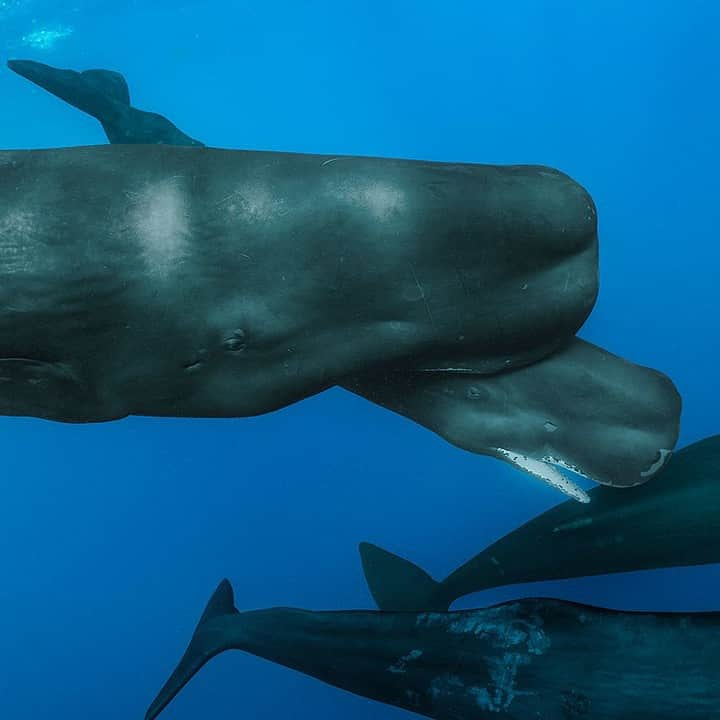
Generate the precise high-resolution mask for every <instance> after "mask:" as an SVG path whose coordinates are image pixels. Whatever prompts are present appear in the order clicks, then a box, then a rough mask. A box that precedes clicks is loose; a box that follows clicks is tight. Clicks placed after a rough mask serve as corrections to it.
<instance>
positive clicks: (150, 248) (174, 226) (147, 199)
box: [132, 180, 190, 277]
mask: <svg viewBox="0 0 720 720" xmlns="http://www.w3.org/2000/svg"><path fill="white" fill-rule="evenodd" d="M136 202H137V204H136V206H135V208H134V211H133V214H132V225H133V228H134V230H135V234H136V237H137V240H138V243H139V245H140V248H141V250H142V254H143V258H144V260H145V265H146V267H147V270H148V272H149V273H150V274H152V275H156V276H159V277H169V276H170V275H171V274H172V273H173V271H174V270H175V269H176V268H177V266H178V265H180V264H182V262H183V261H184V260H185V258H186V256H187V253H188V249H189V247H188V238H189V235H190V224H189V222H188V212H187V203H186V201H185V195H184V192H183V191H182V190H181V189H180V188H179V187H178V186H177V185H175V184H174V183H173V181H172V180H165V181H162V182H159V183H155V184H153V185H151V186H150V187H148V188H146V189H145V190H144V191H143V192H142V193H140V195H139V197H138V198H137V201H136Z"/></svg>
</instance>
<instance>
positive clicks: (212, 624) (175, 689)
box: [145, 580, 239, 720]
mask: <svg viewBox="0 0 720 720" xmlns="http://www.w3.org/2000/svg"><path fill="white" fill-rule="evenodd" d="M238 614H239V613H238V611H237V609H236V608H235V599H234V596H233V589H232V586H231V585H230V582H229V581H228V580H223V581H222V582H221V583H220V584H219V585H218V587H217V589H216V590H215V592H214V593H213V594H212V596H211V597H210V600H209V601H208V604H207V606H206V607H205V610H204V612H203V614H202V615H201V616H200V620H199V622H198V624H197V627H196V628H195V632H194V633H193V636H192V638H191V639H190V644H189V645H188V647H187V650H186V651H185V653H184V654H183V656H182V658H180V662H179V663H178V665H177V667H176V668H175V670H173V673H172V675H170V677H169V678H168V681H167V682H166V683H165V685H163V687H162V689H161V690H160V692H159V693H158V694H157V696H156V698H155V699H154V700H153V702H152V704H151V705H150V708H149V709H148V711H147V713H146V714H145V720H153V719H154V718H156V717H157V716H158V715H159V714H160V713H161V712H162V711H163V709H164V708H165V707H166V706H167V704H168V703H169V702H170V701H171V700H172V699H173V698H174V697H175V696H176V695H177V694H178V693H179V692H180V691H181V690H182V689H183V688H184V687H185V685H187V683H188V682H189V681H190V680H191V678H192V677H193V675H195V674H196V673H197V672H198V670H200V668H202V667H203V665H205V664H206V663H207V662H208V661H209V660H211V659H212V658H214V657H215V656H216V655H219V654H220V653H221V652H223V650H228V649H230V646H228V645H226V644H225V643H223V642H221V641H219V639H220V638H222V637H223V633H222V632H217V631H218V630H220V629H221V626H222V620H223V619H225V618H227V617H228V616H233V615H238Z"/></svg>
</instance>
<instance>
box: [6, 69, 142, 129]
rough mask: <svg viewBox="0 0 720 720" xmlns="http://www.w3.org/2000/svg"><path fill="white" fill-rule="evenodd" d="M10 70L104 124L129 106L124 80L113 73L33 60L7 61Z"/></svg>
mask: <svg viewBox="0 0 720 720" xmlns="http://www.w3.org/2000/svg"><path fill="white" fill-rule="evenodd" d="M7 65H8V67H9V68H10V69H11V70H12V71H13V72H16V73H17V74H18V75H21V76H22V77H24V78H25V79H26V80H30V82H32V83H35V85H37V86H39V87H41V88H43V90H47V91H48V92H49V93H52V94H53V95H55V97H58V98H60V99H61V100H64V101H65V102H66V103H69V104H70V105H72V106H73V107H76V108H77V109H78V110H82V111H83V112H85V113H87V114H88V115H92V116H93V117H94V118H97V119H98V120H100V122H105V121H108V120H110V119H112V117H113V116H114V115H115V114H117V112H118V106H123V105H124V106H125V107H129V106H130V90H129V89H128V85H127V82H126V81H125V78H124V77H123V76H122V75H121V74H120V73H118V72H113V71H112V70H86V71H85V72H75V71H74V70H62V69H60V68H54V67H51V66H50V65H45V64H44V63H39V62H35V61H34V60H8V63H7Z"/></svg>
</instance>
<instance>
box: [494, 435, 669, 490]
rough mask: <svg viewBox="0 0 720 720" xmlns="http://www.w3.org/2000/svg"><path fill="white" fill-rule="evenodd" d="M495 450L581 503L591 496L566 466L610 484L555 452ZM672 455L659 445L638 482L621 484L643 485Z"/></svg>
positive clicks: (513, 463)
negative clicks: (536, 455)
mask: <svg viewBox="0 0 720 720" xmlns="http://www.w3.org/2000/svg"><path fill="white" fill-rule="evenodd" d="M492 450H493V452H492V454H493V455H494V456H495V457H497V458H499V459H500V460H504V461H505V462H507V463H509V464H510V465H512V466H513V467H515V468H517V469H518V470H522V471H523V472H525V473H527V474H528V475H531V476H532V477H535V478H539V479H540V480H543V481H544V482H546V483H547V484H548V485H551V486H552V487H554V488H556V489H557V490H559V491H560V492H562V493H564V494H565V495H567V496H568V497H571V498H573V499H574V500H577V501H578V502H581V503H589V502H590V496H589V495H588V493H587V492H586V491H585V490H583V489H582V488H581V487H580V486H579V485H578V484H577V483H576V482H574V481H573V480H572V479H571V478H570V477H568V476H567V475H566V474H565V473H563V472H562V470H560V468H564V469H565V470H569V471H570V472H572V473H574V474H576V475H579V476H581V477H583V478H585V479H586V480H592V481H593V482H596V483H599V484H604V485H607V484H608V483H605V482H603V481H602V480H599V479H598V478H595V477H593V476H592V475H590V474H589V473H586V472H584V471H583V469H582V468H580V467H578V466H577V465H573V464H572V463H570V462H568V461H567V460H564V459H563V458H559V457H555V456H553V455H545V456H543V457H542V458H541V459H537V458H533V457H531V456H529V455H524V454H523V453H520V452H515V451H513V450H508V449H506V448H500V447H496V448H493V449H492ZM671 456H672V450H671V449H668V448H660V449H659V450H658V457H657V459H656V460H655V461H654V462H653V463H652V464H651V465H650V467H648V468H647V470H643V471H641V472H640V474H639V477H638V480H637V482H635V483H624V484H623V485H622V487H633V486H635V485H642V484H644V483H645V482H647V481H648V480H649V479H650V478H652V477H654V476H655V475H657V474H658V473H659V472H660V471H661V470H662V469H663V468H664V467H665V466H666V465H667V463H668V461H669V460H670V458H671Z"/></svg>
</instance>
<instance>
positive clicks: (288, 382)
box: [0, 61, 681, 501]
mask: <svg viewBox="0 0 720 720" xmlns="http://www.w3.org/2000/svg"><path fill="white" fill-rule="evenodd" d="M9 65H10V67H11V68H12V69H13V70H14V71H15V72H18V73H19V74H21V75H23V76H24V77H27V78H29V79H30V80H32V81H33V82H36V83H37V84H39V85H40V86H42V87H45V88H46V89H48V90H49V91H50V92H53V93H54V94H56V95H58V96H59V97H61V98H62V99H64V100H67V101H68V102H71V103H72V104H73V105H75V106H76V107H79V108H80V109H82V110H84V111H85V112H89V113H91V114H92V115H94V116H95V117H97V118H98V119H99V120H100V121H101V122H102V124H103V127H104V128H105V130H106V133H107V135H108V138H109V139H110V141H111V142H112V143H118V142H122V143H149V142H153V143H155V144H152V145H149V144H113V145H111V146H109V147H80V148H66V149H51V150H26V151H5V152H2V153H0V208H2V211H1V212H0V242H2V247H1V248H0V276H1V277H2V286H1V287H2V289H1V290H0V301H1V302H2V304H3V308H4V312H3V314H2V318H1V319H0V347H2V348H3V350H2V357H3V359H1V360H0V413H2V414H6V415H29V416H35V417H42V418H47V419H52V420H61V421H69V422H90V421H104V420H112V419H115V418H120V417H124V416H126V415H155V416H203V417H236V416H248V415H254V414H258V413H265V412H268V411H271V410H274V409H277V408H281V407H283V406H286V405H288V404H289V403H292V402H295V401H297V400H301V399H302V398H305V397H308V396H309V395H312V394H314V393H317V392H320V391H322V390H324V389H326V388H328V387H331V386H333V385H341V386H343V387H345V388H347V389H349V390H351V391H353V392H356V393H358V394H360V395H362V396H363V397H366V398H368V399H370V400H372V401H373V402H376V403H378V404H380V405H382V406H384V407H386V408H388V409H390V410H393V411H395V412H399V413H401V414H403V415H404V416H406V417H408V418H410V419H412V420H414V421H416V422H418V423H420V424H422V425H424V426H425V427H427V428H429V429H431V430H433V431H434V432H436V433H438V434H439V435H440V436H442V437H444V438H445V439H447V440H448V441H449V442H451V443H454V444H455V445H457V446H459V447H461V448H463V449H466V450H469V451H472V452H477V453H484V454H489V455H492V456H494V457H497V458H500V459H501V460H504V461H506V462H510V463H511V464H513V465H515V466H516V467H519V468H521V469H523V470H525V471H527V472H529V473H530V474H532V475H534V476H536V477H539V478H542V479H543V480H546V481H548V482H550V483H551V484H553V485H555V486H556V487H558V488H559V489H561V490H563V491H564V492H566V493H568V494H569V495H571V496H573V497H575V498H576V499H579V500H583V501H586V500H587V499H588V496H587V494H586V493H584V491H582V490H581V489H580V488H578V487H577V485H575V484H574V483H573V482H572V480H571V479H570V478H568V477H566V476H565V475H564V474H563V473H562V472H561V471H559V470H558V469H557V468H558V467H562V466H564V467H567V468H569V469H571V470H574V471H576V472H579V473H580V474H582V475H585V476H586V477H589V478H591V479H593V480H595V481H597V482H601V483H604V484H609V485H615V486H632V485H637V484H640V483H643V482H645V481H647V480H648V479H650V478H651V477H653V476H654V475H656V474H657V473H658V472H659V471H660V470H661V469H662V468H663V466H664V464H665V462H666V460H667V458H668V457H669V456H670V453H671V451H672V449H673V447H674V445H675V443H676V441H677V437H678V431H679V417H680V408H681V403H680V398H679V396H678V394H677V391H676V390H675V388H674V386H673V384H672V382H671V381H670V380H669V379H668V378H666V377H665V376H664V375H661V374H660V373H657V372H656V371H653V370H650V369H648V368H644V367H639V366H636V365H633V364H631V363H628V362H627V361H624V360H622V359H620V358H618V357H616V356H614V355H612V354H610V353H608V352H606V351H604V350H602V349H601V348H597V347H596V346H593V345H590V344H589V343H585V342H583V341H581V340H579V339H577V338H574V334H575V333H576V332H577V330H578V329H579V328H580V327H581V325H582V324H583V322H584V320H585V319H586V317H587V316H588V314H589V312H590V311H591V309H592V307H593V304H594V302H595V298H596V295H597V288H598V272H597V254H598V245H597V218H596V213H595V207H594V205H593V202H592V199H591V198H590V196H589V194H588V193H587V192H586V191H585V190H584V188H582V187H581V186H580V185H578V184H577V183H576V182H575V181H573V180H572V179H571V178H569V177H568V176H567V175H565V174H563V173H561V172H559V171H557V170H553V169H551V168H547V167H542V166H491V165H477V164H462V163H439V162H423V161H412V160H395V159H383V158H365V157H338V156H331V155H322V156H321V155H300V154H293V153H274V152H248V151H238V150H220V149H209V148H205V147H202V144H201V143H200V142H199V141H196V140H194V139H192V138H190V137H189V136H187V135H185V134H184V133H182V132H181V131H180V130H178V129H177V128H176V127H175V126H174V125H173V124H172V123H170V122H169V121H168V120H166V119H165V118H164V117H162V116H161V115H157V114H154V113H146V112H144V111H140V110H137V109H135V108H133V107H132V106H131V105H130V96H129V91H128V89H127V84H126V83H125V80H124V78H123V77H122V75H120V74H119V73H112V72H110V71H106V70H92V71H86V72H85V73H76V72H74V71H72V70H58V69H55V68H51V67H50V66H47V65H43V64H41V63H34V62H32V61H11V62H10V63H9ZM183 145H184V146H185V147H182V146H183Z"/></svg>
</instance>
